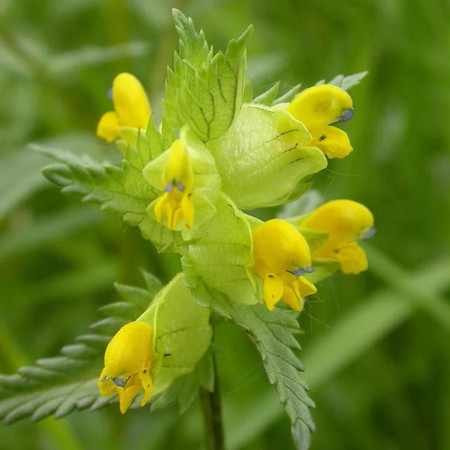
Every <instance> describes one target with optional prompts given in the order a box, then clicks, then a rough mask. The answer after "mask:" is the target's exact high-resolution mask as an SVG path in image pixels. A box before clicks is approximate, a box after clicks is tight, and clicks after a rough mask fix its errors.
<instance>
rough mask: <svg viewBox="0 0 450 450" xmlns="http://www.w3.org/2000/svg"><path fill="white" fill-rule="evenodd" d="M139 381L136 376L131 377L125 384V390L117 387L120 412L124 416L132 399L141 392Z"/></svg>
mask: <svg viewBox="0 0 450 450" xmlns="http://www.w3.org/2000/svg"><path fill="white" fill-rule="evenodd" d="M141 388H142V386H141V380H140V378H139V376H138V375H133V376H132V377H131V378H130V379H129V380H128V382H127V384H126V386H125V388H121V387H118V388H117V391H118V393H119V407H120V412H121V413H122V414H125V413H126V412H127V410H128V408H129V407H130V405H131V402H132V401H133V399H134V397H136V395H137V394H139V392H140V391H141Z"/></svg>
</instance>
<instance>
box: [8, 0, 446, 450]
mask: <svg viewBox="0 0 450 450" xmlns="http://www.w3.org/2000/svg"><path fill="white" fill-rule="evenodd" d="M174 6H175V7H178V8H180V9H182V10H183V12H185V13H186V14H187V15H190V16H191V17H192V18H193V19H194V21H195V23H196V25H197V27H199V28H203V29H204V30H205V32H206V35H207V39H208V41H209V43H210V44H213V45H214V47H215V48H216V49H224V47H225V46H226V43H227V41H228V40H229V39H230V38H231V37H235V36H238V35H239V34H240V33H241V32H242V31H243V30H244V29H245V28H246V27H247V25H248V24H249V23H253V24H254V25H255V32H254V35H253V37H252V38H251V40H250V43H249V47H248V55H249V57H248V62H249V72H250V75H252V76H253V77H254V86H255V90H256V93H260V92H262V91H264V90H265V89H267V88H268V87H269V86H270V85H271V83H272V82H274V81H277V80H281V86H282V89H283V90H288V88H290V87H292V86H293V85H294V84H297V83H299V82H302V83H303V85H304V86H305V87H306V86H310V85H312V84H314V83H316V82H317V81H318V80H320V79H327V80H329V79H331V78H333V77H334V76H335V75H337V74H339V73H343V74H346V75H349V74H351V73H354V72H359V71H362V70H369V71H370V73H369V76H368V77H367V78H366V79H365V80H363V82H362V83H361V84H360V85H358V86H356V87H354V88H353V89H352V90H351V94H352V97H353V99H354V103H355V117H354V119H353V120H352V121H351V122H350V123H348V124H345V125H344V128H345V129H346V131H348V133H349V135H350V137H351V140H352V144H353V147H354V149H355V151H354V152H353V153H352V154H351V155H350V156H348V157H347V158H346V159H345V160H342V161H339V160H336V161H335V160H333V161H331V162H330V164H329V167H328V168H327V169H326V170H324V171H323V172H322V173H320V174H319V175H318V176H317V177H316V183H315V188H317V189H318V190H319V192H320V193H321V195H322V196H323V199H324V200H331V199H335V198H342V197H347V198H351V199H354V200H357V201H360V202H362V203H364V204H366V205H367V206H368V207H369V208H370V209H371V210H372V211H373V213H374V215H375V218H376V226H377V231H378V234H377V236H376V238H375V239H374V240H373V241H372V242H371V243H370V247H369V245H367V246H366V248H367V250H368V255H369V260H370V270H369V272H367V273H364V274H362V275H360V276H358V277H355V276H348V277H344V276H341V275H335V276H333V277H332V278H331V279H329V280H327V281H326V282H324V283H323V284H321V285H320V290H319V295H317V296H315V297H313V298H311V299H310V300H309V302H308V306H307V309H306V311H305V313H304V314H303V315H302V316H301V319H300V320H301V324H302V327H303V328H304V335H303V336H301V337H300V342H301V344H302V347H303V350H304V351H303V352H302V354H301V359H302V360H303V362H304V364H305V366H306V372H305V379H307V381H308V382H309V383H310V386H311V396H312V397H313V399H314V400H315V401H316V404H317V408H316V410H315V411H314V417H315V420H316V423H317V432H316V434H315V436H314V442H313V447H312V448H313V449H317V450H319V449H342V450H344V449H345V450H352V449H355V450H356V449H359V450H360V449H374V450H375V449H379V448H384V449H387V450H396V449H406V448H407V449H409V450H416V449H417V450H427V449H442V450H445V449H449V448H450V346H449V342H450V340H449V332H450V305H449V300H448V294H449V288H450V255H449V240H450V226H449V210H450V198H449V192H450V152H449V144H450V126H449V119H450V111H449V104H450V102H449V101H450V84H449V79H450V77H449V75H450V4H449V3H448V2H446V1H445V0H417V1H408V0H348V1H346V0H344V1H341V2H335V1H333V0H306V1H295V0H278V1H276V2H274V1H270V0H253V1H252V0H234V1H231V0H191V1H188V0H186V1H181V0H180V1H178V2H168V1H165V0H157V1H156V0H130V1H126V0H63V1H60V2H55V1H51V0H45V1H44V0H43V1H40V2H36V1H32V0H21V1H20V2H19V1H15V0H3V1H2V2H1V4H0V142H1V149H0V193H1V195H0V232H1V236H0V292H1V303H0V342H1V347H0V372H2V373H13V372H14V371H15V370H16V369H17V367H18V366H19V365H22V364H31V363H32V362H33V361H34V360H35V359H36V358H39V357H44V356H46V357H47V356H53V355H56V354H57V353H58V351H59V348H60V347H61V346H62V345H65V344H67V343H70V342H72V341H73V339H74V338H75V337H76V336H77V335H79V334H82V333H84V332H85V331H86V329H87V326H88V325H89V324H91V323H92V322H94V321H95V320H97V319H98V318H99V314H98V313H97V311H96V309H97V308H98V307H99V306H100V305H102V304H105V303H107V302H109V301H112V300H114V299H116V298H117V294H116V292H115V291H114V289H113V288H112V283H113V282H114V281H115V280H117V281H119V282H121V283H128V284H138V285H143V281H142V279H141V277H140V275H139V270H138V269H139V268H140V267H143V268H145V269H147V270H149V271H152V272H153V273H155V274H156V275H158V276H159V277H161V278H162V279H163V280H164V281H167V280H168V279H170V277H171V276H172V275H173V274H174V273H176V271H177V270H178V267H179V264H178V261H177V258H174V257H172V256H171V255H161V256H157V255H156V252H155V251H154V249H153V248H152V246H151V245H150V244H149V243H148V242H145V241H143V239H142V238H141V237H140V235H139V232H138V230H136V229H131V228H129V227H127V226H125V225H123V224H122V223H121V222H120V220H119V218H118V217H115V216H111V215H107V214H105V213H102V212H100V211H98V208H97V207H96V206H93V205H85V204H81V203H80V202H79V200H78V198H71V197H67V196H64V195H62V194H61V193H60V192H59V191H58V190H57V189H56V188H54V187H52V186H51V185H50V184H49V183H48V182H47V181H46V180H45V179H44V178H43V176H42V175H41V173H40V168H41V167H42V166H44V165H45V164H46V163H47V160H46V159H45V158H44V157H43V156H40V155H37V154H34V153H33V152H32V151H31V150H29V149H27V144H28V143H30V142H38V143H42V144H46V145H51V146H55V147H62V148H67V149H70V150H72V151H74V152H77V153H83V152H87V153H89V154H92V155H94V156H96V157H98V158H100V159H109V160H114V159H117V157H118V154H117V150H115V148H114V147H113V146H109V145H106V144H105V143H103V142H101V141H100V140H98V139H96V138H95V136H94V135H95V127H96V123H97V120H98V118H99V117H100V115H101V114H102V113H103V112H105V111H107V110H108V109H110V101H109V100H108V98H107V96H106V90H107V88H108V87H109V86H110V85H111V82H112V79H113V77H114V76H115V75H116V74H117V73H118V72H120V71H129V72H132V73H134V74H135V75H136V76H138V77H139V78H140V79H141V81H142V82H143V83H144V85H145V86H146V88H147V89H148V92H149V94H150V98H151V100H152V105H153V109H154V110H155V115H158V113H159V109H160V107H159V100H160V99H161V97H162V96H163V82H164V79H165V67H166V66H167V65H169V64H171V62H172V55H173V50H174V49H175V48H176V44H177V38H176V36H175V32H174V28H173V25H172V21H171V13H170V9H171V7H174ZM216 350H217V355H218V359H219V368H220V379H221V382H222V394H223V401H224V408H225V433H226V437H227V443H228V448H230V449H233V450H237V449H245V450H263V449H273V448H276V449H292V448H293V444H292V442H291V437H290V433H289V423H288V420H287V418H286V417H285V416H284V415H283V413H282V411H281V408H280V406H279V404H278V400H277V398H276V395H275V393H274V392H272V389H271V388H270V387H269V385H268V383H267V381H266V378H265V375H264V373H263V370H262V367H261V364H260V362H259V360H258V355H257V354H256V351H255V350H254V349H253V347H252V344H251V343H250V342H249V341H248V339H247V337H246V336H245V335H244V334H243V333H241V332H240V331H239V330H237V329H235V328H234V327H232V326H231V325H229V324H223V325H220V326H219V327H218V329H217V343H216ZM99 370H100V367H99ZM117 409H118V408H116V407H110V408H107V409H106V410H101V411H97V412H94V413H88V412H81V413H74V414H72V415H71V416H69V417H68V418H65V419H62V420H59V421H55V420H53V419H46V420H45V421H43V422H42V423H40V424H35V425H30V424H28V423H25V422H24V423H18V424H15V425H13V426H10V427H2V428H0V449H2V450H3V449H8V450H15V449H24V448H26V449H45V450H47V449H49V450H50V449H51V450H53V449H64V450H65V449H97V448H109V449H112V450H116V449H117V450H119V449H125V448H126V449H128V448H133V449H136V450H137V449H178V448H182V449H198V448H202V444H201V440H202V426H203V423H202V420H201V414H200V411H199V407H198V405H197V404H195V405H194V407H193V408H191V410H190V411H189V412H188V413H186V414H185V415H183V416H178V415H177V414H176V412H175V411H174V410H170V411H164V412H159V413H155V414H152V415H149V413H148V410H147V408H144V409H141V410H135V411H130V412H129V413H127V415H126V416H125V417H121V416H120V414H119V412H118V410H117Z"/></svg>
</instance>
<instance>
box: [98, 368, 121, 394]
mask: <svg viewBox="0 0 450 450" xmlns="http://www.w3.org/2000/svg"><path fill="white" fill-rule="evenodd" d="M107 376H108V374H107V373H106V370H105V369H103V370H102V373H101V374H100V376H99V378H98V382H97V385H98V390H99V391H100V395H102V396H103V397H109V396H110V395H113V394H114V393H115V392H116V386H115V384H114V383H113V382H112V381H111V380H110V379H109V378H106V379H105V377H107ZM102 380H103V381H102Z"/></svg>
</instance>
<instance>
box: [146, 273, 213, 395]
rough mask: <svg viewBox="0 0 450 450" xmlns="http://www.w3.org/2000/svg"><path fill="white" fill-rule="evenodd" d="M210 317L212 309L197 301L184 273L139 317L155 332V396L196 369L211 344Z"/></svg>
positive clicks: (163, 290) (162, 291)
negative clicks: (202, 305) (188, 286)
mask: <svg viewBox="0 0 450 450" xmlns="http://www.w3.org/2000/svg"><path fill="white" fill-rule="evenodd" d="M209 316H210V311H209V309H208V308H204V307H201V306H199V305H198V304H197V303H195V302H194V300H193V298H192V295H191V293H190V291H189V290H188V289H187V287H186V286H185V283H184V277H183V274H179V275H177V276H176V277H175V278H174V279H173V280H172V281H171V282H170V283H169V284H168V285H167V286H166V287H165V288H163V289H162V290H161V291H160V292H159V293H158V294H157V295H156V297H155V299H154V300H153V303H152V304H151V306H150V308H149V309H148V310H147V311H145V312H144V313H143V314H142V315H141V316H140V317H139V318H138V320H141V321H144V322H146V323H149V324H150V325H152V326H153V329H154V337H153V342H154V350H155V352H156V357H157V362H156V367H155V369H154V371H155V373H156V375H155V382H154V383H155V387H154V393H155V394H158V393H159V392H161V391H163V390H164V389H166V388H167V387H168V386H169V385H170V383H172V381H174V380H175V379H176V378H178V377H180V376H181V375H185V374H187V373H190V372H192V371H193V370H194V368H195V366H196V364H197V362H198V361H199V360H200V359H201V357H202V356H203V355H204V353H205V352H206V350H207V349H208V347H209V344H210V342H211V336H212V331H211V326H210V324H209Z"/></svg>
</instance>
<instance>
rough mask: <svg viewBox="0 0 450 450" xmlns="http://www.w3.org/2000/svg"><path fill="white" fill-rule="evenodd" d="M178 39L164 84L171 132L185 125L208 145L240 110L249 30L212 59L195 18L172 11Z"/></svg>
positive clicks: (228, 125) (164, 107) (166, 112)
mask: <svg viewBox="0 0 450 450" xmlns="http://www.w3.org/2000/svg"><path fill="white" fill-rule="evenodd" d="M174 20H175V24H176V28H177V32H178V34H179V37H180V50H179V54H175V59H174V68H173V70H171V69H169V70H168V74H167V82H166V100H165V101H164V102H163V109H164V116H166V118H167V119H168V120H169V121H170V123H171V126H172V128H173V129H180V128H181V127H182V126H183V125H184V124H187V125H189V126H190V128H191V129H192V130H193V132H195V133H196V135H197V136H198V137H199V138H200V139H201V140H202V141H203V142H207V141H209V140H211V139H214V138H216V137H218V136H221V135H222V134H223V133H224V132H225V131H226V130H227V129H228V128H229V127H230V125H231V124H232V122H233V120H234V119H235V117H236V114H237V113H238V112H239V110H240V107H241V105H242V100H243V97H244V90H245V83H246V56H245V42H246V40H247V38H248V37H249V35H250V34H251V32H252V28H251V27H249V28H248V29H247V30H246V31H245V32H244V33H243V35H242V36H241V37H240V38H238V39H237V40H232V41H230V43H229V44H228V48H227V50H226V52H225V54H223V53H221V52H219V53H217V54H215V55H214V56H213V54H212V50H210V49H209V47H208V44H207V43H206V40H205V37H204V34H203V32H199V33H197V32H196V30H195V28H194V24H193V22H192V19H190V18H187V17H185V16H184V15H183V14H182V13H181V12H180V11H178V10H174Z"/></svg>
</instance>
